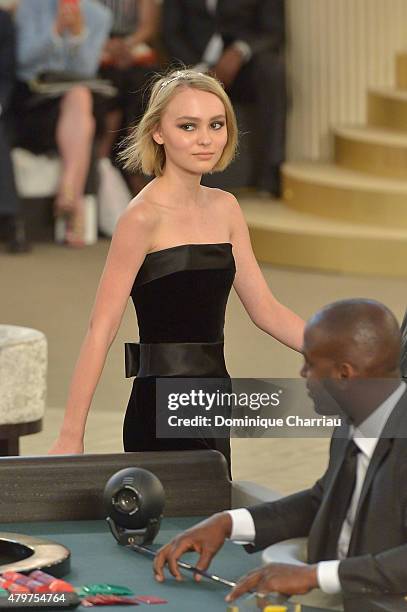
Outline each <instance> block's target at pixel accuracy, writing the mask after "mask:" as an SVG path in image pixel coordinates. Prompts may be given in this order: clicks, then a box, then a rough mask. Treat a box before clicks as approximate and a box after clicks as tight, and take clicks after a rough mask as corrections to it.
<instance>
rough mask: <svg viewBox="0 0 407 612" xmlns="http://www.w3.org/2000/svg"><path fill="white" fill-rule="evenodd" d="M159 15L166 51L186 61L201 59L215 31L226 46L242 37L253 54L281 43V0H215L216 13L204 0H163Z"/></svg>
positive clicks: (282, 42)
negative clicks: (216, 0) (161, 12)
mask: <svg viewBox="0 0 407 612" xmlns="http://www.w3.org/2000/svg"><path fill="white" fill-rule="evenodd" d="M162 15H163V16H162V31H163V39H164V43H165V46H166V48H167V51H168V52H169V54H170V56H171V58H172V59H177V60H180V61H182V62H183V63H184V64H187V65H189V64H197V63H198V62H200V61H201V60H202V55H203V53H204V51H205V48H206V45H207V44H208V42H209V40H210V38H211V36H212V35H213V34H214V33H215V32H219V33H220V34H221V35H222V37H223V40H224V44H225V46H226V47H227V46H228V45H229V44H231V43H232V42H234V41H235V40H243V41H245V42H247V43H248V44H249V45H250V48H251V50H252V53H253V54H255V53H259V52H261V51H265V50H275V51H277V50H279V49H281V48H282V46H283V44H284V36H285V23H284V0H218V5H217V9H216V14H215V15H211V14H210V13H209V12H208V11H207V8H206V0H164V5H163V14H162Z"/></svg>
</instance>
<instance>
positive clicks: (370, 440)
mask: <svg viewBox="0 0 407 612" xmlns="http://www.w3.org/2000/svg"><path fill="white" fill-rule="evenodd" d="M405 389H406V383H404V382H402V383H400V385H399V386H398V387H397V389H396V390H395V391H393V393H392V394H391V395H389V397H388V398H387V399H386V400H385V401H384V402H383V403H382V404H380V406H378V407H377V408H376V410H375V411H374V412H373V413H372V414H371V415H370V416H369V417H368V418H367V419H365V420H364V421H363V423H361V424H360V425H359V427H353V426H351V428H350V438H353V441H354V442H355V444H356V445H357V446H358V447H359V449H360V451H361V452H360V453H359V454H358V458H357V467H356V484H355V489H354V491H353V494H352V499H351V501H350V504H349V509H348V512H347V515H346V519H345V520H344V522H343V525H342V529H341V533H340V535H339V539H338V549H337V552H338V559H336V560H334V561H321V562H320V563H318V567H317V577H318V584H319V587H320V589H321V590H322V591H324V592H325V593H330V594H333V593H340V592H341V583H340V581H339V564H340V562H341V560H342V559H345V558H346V555H347V553H348V549H349V543H350V539H351V535H352V529H353V525H354V522H355V517H356V512H357V507H358V503H359V497H360V494H361V491H362V487H363V483H364V480H365V477H366V472H367V469H368V467H369V463H370V460H371V458H372V456H373V453H374V450H375V448H376V445H377V442H378V439H379V437H380V434H381V432H382V431H383V428H384V426H385V424H386V422H387V420H388V418H389V416H390V414H391V413H392V411H393V409H394V407H395V406H396V404H397V403H398V401H399V400H400V398H401V396H402V395H403V393H404V391H405ZM229 514H230V515H231V517H232V532H231V535H230V539H231V540H233V541H234V542H236V543H238V544H248V543H250V542H253V541H254V539H255V536H256V530H255V526H254V521H253V517H252V515H251V514H250V512H249V511H248V510H246V508H239V509H238V510H230V511H229Z"/></svg>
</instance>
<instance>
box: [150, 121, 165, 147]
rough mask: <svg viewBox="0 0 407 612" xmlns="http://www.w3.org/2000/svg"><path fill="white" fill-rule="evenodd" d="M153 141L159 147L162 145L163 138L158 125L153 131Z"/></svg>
mask: <svg viewBox="0 0 407 612" xmlns="http://www.w3.org/2000/svg"><path fill="white" fill-rule="evenodd" d="M153 140H154V142H156V143H157V144H159V145H162V144H164V139H163V136H162V132H161V127H160V126H159V125H157V127H156V128H155V130H154V131H153Z"/></svg>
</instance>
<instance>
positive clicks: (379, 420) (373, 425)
mask: <svg viewBox="0 0 407 612" xmlns="http://www.w3.org/2000/svg"><path fill="white" fill-rule="evenodd" d="M405 389H406V383H405V382H401V383H400V384H399V386H398V387H397V389H396V390H395V391H393V393H392V394H391V395H389V397H388V398H387V399H385V400H384V402H382V403H381V404H380V406H378V407H377V408H376V410H375V411H374V412H372V414H371V415H369V416H368V417H367V419H365V420H364V421H363V422H362V423H360V425H359V426H358V427H354V426H353V425H351V428H350V437H351V438H353V440H354V442H355V444H356V445H357V446H358V447H359V448H360V450H361V451H362V453H363V454H364V455H366V456H367V457H368V458H369V459H371V457H372V455H373V453H374V450H375V448H376V444H377V442H378V440H379V438H380V434H381V433H382V431H383V428H384V426H385V425H386V423H387V420H388V418H389V417H390V415H391V413H392V412H393V410H394V408H395V406H396V404H397V403H398V401H399V400H400V398H401V396H402V395H403V393H404V391H405Z"/></svg>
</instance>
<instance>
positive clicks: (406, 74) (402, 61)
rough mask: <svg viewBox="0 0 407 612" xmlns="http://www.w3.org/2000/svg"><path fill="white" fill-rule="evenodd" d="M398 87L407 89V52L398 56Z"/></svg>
mask: <svg viewBox="0 0 407 612" xmlns="http://www.w3.org/2000/svg"><path fill="white" fill-rule="evenodd" d="M396 87H397V89H407V52H403V53H398V54H397V56H396Z"/></svg>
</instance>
